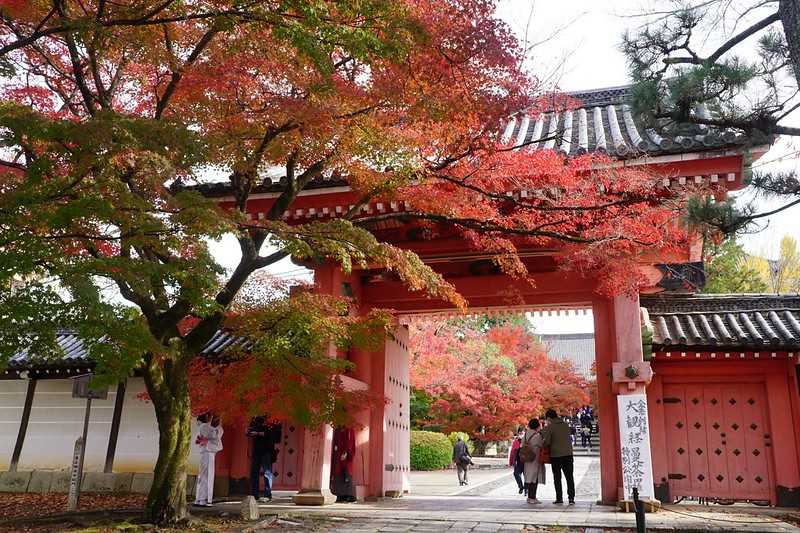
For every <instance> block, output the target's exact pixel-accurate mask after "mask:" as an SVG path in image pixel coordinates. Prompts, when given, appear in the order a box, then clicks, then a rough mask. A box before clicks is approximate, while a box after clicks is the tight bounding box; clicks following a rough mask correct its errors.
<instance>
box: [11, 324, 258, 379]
mask: <svg viewBox="0 0 800 533" xmlns="http://www.w3.org/2000/svg"><path fill="white" fill-rule="evenodd" d="M243 341H244V339H243V338H242V337H234V336H233V335H231V334H230V333H228V332H226V331H223V330H220V331H217V332H216V333H215V334H214V336H213V337H212V338H211V340H209V341H208V342H207V343H206V345H205V346H203V348H202V349H201V350H200V354H201V355H203V356H204V357H208V358H214V357H219V356H221V355H222V354H223V353H224V352H225V350H227V349H229V348H231V347H233V346H242V345H244V346H245V347H246V346H247V345H246V344H243ZM56 342H57V343H58V346H59V347H60V348H61V350H62V351H63V357H61V358H60V359H58V358H55V357H50V358H47V359H33V358H31V357H30V356H29V354H28V350H27V349H26V350H22V351H20V352H18V353H16V354H15V355H14V356H12V357H11V359H10V360H9V362H8V367H9V368H11V369H14V370H21V369H26V368H32V367H62V368H69V367H78V366H80V367H83V366H86V365H91V364H93V363H92V361H91V359H90V358H89V355H88V353H87V351H86V347H85V345H84V343H83V341H82V340H81V339H80V337H79V336H78V334H77V333H75V332H74V331H59V332H58V333H56Z"/></svg>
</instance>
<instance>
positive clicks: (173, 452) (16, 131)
mask: <svg viewBox="0 0 800 533" xmlns="http://www.w3.org/2000/svg"><path fill="white" fill-rule="evenodd" d="M522 59H523V58H522V52H521V48H520V46H519V43H518V42H517V41H516V39H515V38H514V36H513V34H512V33H511V31H510V30H509V29H508V28H507V27H506V26H505V25H504V24H503V23H502V22H500V21H499V20H497V19H496V18H495V16H494V2H492V1H491V0H447V1H444V2H443V1H438V0H437V1H434V0H399V1H395V2H385V1H383V0H284V1H282V2H272V1H267V0H250V1H247V2H238V1H237V2H231V1H226V0H214V1H211V2H207V1H198V0H186V1H183V2H175V1H171V0H166V1H158V2H155V1H151V0H142V1H137V2H133V1H124V2H107V1H105V0H85V1H81V2H77V1H74V0H57V1H46V0H29V1H25V0H13V1H10V0H5V1H3V2H2V3H0V69H1V72H0V74H2V82H1V86H2V91H3V94H4V101H3V103H2V104H0V139H2V150H1V151H0V169H2V171H1V172H0V247H1V248H2V250H3V253H2V254H0V287H4V288H7V287H11V286H13V287H14V290H3V291H2V292H0V318H2V320H0V354H2V357H3V359H7V358H8V357H9V356H10V355H11V354H13V353H15V352H16V351H17V350H19V349H20V348H21V347H28V348H29V349H30V350H31V353H38V354H41V355H42V356H43V357H44V356H50V357H52V356H53V354H57V351H56V350H53V347H54V333H55V331H56V330H57V329H59V328H65V327H69V328H74V329H76V330H78V331H79V333H80V334H81V335H82V336H83V338H84V339H85V344H86V346H87V349H88V350H89V352H90V354H91V357H92V359H93V360H94V361H95V362H96V365H97V366H96V373H97V375H98V379H104V380H107V381H114V380H117V379H120V378H122V377H125V376H128V375H129V374H130V373H131V372H133V371H134V370H136V371H138V372H140V373H141V375H142V376H143V377H144V380H145V383H146V386H147V392H148V395H149V397H150V399H151V400H152V402H153V406H154V409H155V413H156V419H157V421H158V426H159V457H158V461H157V464H156V467H155V476H154V483H153V486H152V489H151V492H150V494H149V496H148V502H147V509H148V513H149V515H150V517H151V518H152V519H153V520H155V521H157V522H160V523H167V522H174V521H176V520H180V519H182V518H183V517H184V516H185V515H186V498H185V473H186V464H187V457H188V452H189V446H190V433H191V399H190V391H189V389H190V387H189V380H188V376H189V373H190V369H193V368H197V367H196V365H201V364H202V363H197V358H198V354H199V353H200V350H201V348H202V347H203V346H204V345H205V344H206V343H207V342H208V341H209V340H210V339H211V338H213V336H214V335H215V334H217V332H218V330H219V329H220V328H230V331H231V332H234V333H235V332H236V331H237V329H236V328H240V329H239V330H238V331H239V332H240V333H241V334H243V335H246V336H248V337H252V339H251V340H252V342H255V343H256V344H258V342H259V339H260V338H262V337H263V339H269V338H281V339H283V342H284V344H283V345H282V346H283V347H284V351H283V352H282V353H281V354H277V353H274V352H269V351H266V352H265V353H264V354H261V355H264V357H263V358H261V359H260V360H261V361H262V364H263V367H264V371H265V372H269V371H271V370H270V369H269V368H267V367H269V365H270V364H275V362H276V361H279V360H281V358H284V356H285V357H293V356H294V354H296V353H297V352H296V350H297V348H298V346H295V345H294V344H293V341H292V340H291V339H293V338H295V337H292V336H291V335H288V334H287V331H288V330H281V329H270V328H258V327H253V324H254V323H255V322H254V321H255V320H257V319H265V318H266V317H267V316H270V315H269V314H270V313H273V314H274V313H275V312H276V311H275V310H276V309H280V306H283V305H290V304H287V303H285V302H283V301H282V300H280V301H269V302H264V304H263V305H264V309H262V310H260V311H259V310H254V309H250V310H248V311H247V313H245V314H244V315H243V317H242V319H241V320H239V321H237V320H235V319H234V317H231V311H232V309H231V306H232V304H233V302H234V299H235V298H236V296H237V294H238V293H239V292H240V290H241V288H242V286H243V285H244V284H245V283H246V282H247V280H248V279H249V278H251V276H252V275H253V274H254V273H257V272H258V271H259V270H260V269H263V268H265V267H267V266H269V265H271V264H274V263H275V262H277V261H279V260H281V259H283V258H284V257H286V256H289V255H291V256H293V257H295V258H296V259H298V260H302V261H308V262H313V261H333V262H337V263H339V264H341V265H342V266H343V267H344V268H345V269H349V268H351V267H352V266H353V265H366V264H369V265H372V266H377V267H380V268H384V269H388V270H391V271H394V272H395V273H396V274H397V275H398V276H399V277H400V278H401V279H402V280H403V281H404V282H406V284H407V285H408V286H409V287H410V288H411V289H414V290H423V291H427V292H428V293H429V294H430V295H432V296H437V297H440V298H443V299H446V300H449V301H450V302H452V303H453V304H455V305H457V306H462V307H463V306H465V305H466V304H467V302H464V300H463V299H462V298H461V296H460V295H458V294H457V293H456V292H455V290H454V288H453V287H452V286H451V285H450V284H448V283H447V282H446V281H445V280H444V279H442V278H441V277H440V276H438V275H437V274H436V273H435V272H434V271H433V270H431V269H430V268H428V267H427V266H426V265H425V264H424V263H423V262H422V261H421V260H420V258H419V257H417V256H416V255H414V254H413V253H411V252H409V251H406V250H401V249H398V248H396V247H393V246H392V245H390V244H388V243H386V242H382V241H381V240H379V238H378V237H376V233H374V232H373V229H374V228H375V227H376V225H377V224H379V223H381V222H383V221H385V220H386V219H397V220H398V221H400V222H405V223H414V224H419V225H424V226H425V227H427V228H428V229H431V230H432V231H450V232H455V233H457V234H459V235H461V236H463V237H464V238H466V241H467V242H468V243H469V244H470V245H471V246H475V247H480V248H483V249H485V250H487V251H488V252H489V253H492V254H494V257H495V261H496V262H497V264H498V265H499V266H500V267H502V268H503V269H504V271H505V272H507V273H509V274H511V275H515V276H523V277H524V276H526V275H527V272H526V271H525V268H524V265H523V264H522V262H521V261H519V259H518V257H517V255H516V250H517V247H518V246H521V245H522V246H544V247H549V248H559V249H560V253H559V258H560V261H561V265H562V267H563V268H571V269H576V270H579V271H580V272H582V273H585V274H586V275H592V276H599V277H600V278H601V279H603V280H604V283H603V286H602V287H601V290H603V291H605V292H606V293H618V292H623V291H626V292H633V291H635V289H636V286H637V284H638V283H639V278H638V272H639V270H638V267H637V261H638V260H640V259H641V258H642V256H643V254H646V253H648V252H652V251H654V250H657V251H669V250H671V249H673V248H676V247H678V246H680V245H681V242H682V239H683V237H684V235H683V232H682V230H681V229H680V227H679V226H678V225H677V224H674V223H673V221H674V218H675V210H676V209H680V208H681V205H682V199H681V197H680V195H679V194H678V193H676V192H667V191H664V190H662V189H659V188H658V185H657V180H654V179H653V178H652V177H651V176H649V175H648V174H647V173H645V172H642V171H637V170H631V169H628V168H620V167H615V166H613V165H609V164H606V163H608V162H607V161H605V160H604V159H603V158H602V157H596V156H592V155H584V156H581V157H578V158H574V159H569V160H567V159H565V158H564V157H563V155H562V154H560V153H557V152H554V151H549V150H542V151H531V150H525V149H521V150H516V149H515V148H524V147H514V146H511V145H510V143H508V142H505V141H504V140H503V139H502V138H501V131H502V127H501V126H502V125H503V124H504V122H505V121H506V120H507V119H508V117H509V116H511V115H512V114H514V113H515V112H517V111H519V110H523V109H527V110H528V112H529V113H532V114H535V113H536V112H537V111H543V110H545V109H553V108H555V109H559V108H562V107H564V106H570V105H574V102H570V101H569V99H565V98H560V97H555V96H553V95H545V94H543V91H542V88H540V87H538V85H537V83H536V80H535V78H534V77H532V76H531V75H529V74H528V73H525V72H524V71H523V70H521V68H520V65H521V63H522ZM209 176H219V177H220V179H223V180H224V181H225V183H226V184H227V185H226V186H227V191H228V193H229V194H230V197H232V198H233V199H234V201H233V205H232V206H231V208H226V209H222V208H220V206H219V205H217V204H216V203H215V202H214V201H211V200H209V199H207V198H204V197H203V196H202V195H201V194H200V193H199V192H198V189H197V187H196V185H197V184H198V183H199V182H202V181H207V180H208V179H209ZM319 177H328V178H331V179H337V180H342V181H344V182H346V183H347V185H348V186H349V187H350V188H351V190H352V191H353V192H354V194H356V195H357V196H358V198H359V200H358V201H357V203H356V206H355V208H354V209H352V210H351V211H350V212H347V213H342V214H341V216H337V217H335V218H333V219H328V220H312V221H309V222H307V223H305V224H300V225H292V224H288V223H286V222H284V215H285V214H286V213H288V212H289V210H290V209H292V206H293V204H294V202H295V200H296V199H297V197H298V195H299V194H300V193H301V191H303V190H305V189H307V188H308V186H309V184H311V183H312V181H313V180H314V179H316V178H319ZM267 182H268V183H274V184H276V186H278V187H279V191H280V192H279V193H278V194H277V196H276V198H275V199H274V201H273V203H272V204H271V207H270V208H269V211H268V212H267V213H266V214H265V216H264V217H263V218H262V217H259V218H258V219H255V220H248V218H247V217H246V216H245V213H246V209H247V204H248V201H249V200H250V198H251V194H252V193H253V191H254V190H256V189H257V188H258V187H259V186H260V185H263V184H265V183H267ZM523 190H524V191H529V192H530V193H531V194H527V195H521V196H514V195H512V196H509V195H508V194H507V193H513V192H514V191H523ZM374 199H386V200H389V201H391V200H398V201H401V202H408V205H409V209H408V210H406V211H404V212H399V213H395V212H392V213H385V214H378V215H365V214H363V213H362V212H361V210H360V209H359V208H360V207H361V206H362V205H364V204H365V203H367V202H369V201H371V200H374ZM226 234H233V235H235V236H236V238H237V239H238V242H239V246H240V257H239V261H238V264H237V266H236V267H235V268H234V269H233V270H232V271H225V270H224V269H223V268H221V267H220V266H219V264H218V263H217V262H216V260H215V258H214V257H212V255H211V254H210V252H209V249H208V241H209V239H216V238H220V237H222V236H223V235H226ZM267 245H271V247H268V246H267ZM314 303H315V304H318V306H317V307H315V309H316V311H314V312H313V313H322V312H331V313H332V312H334V311H335V310H336V309H338V306H339V305H340V304H338V303H337V304H335V305H334V303H332V302H325V301H321V300H320V301H315V302H314ZM276 306H277V307H276ZM293 309H294V310H295V311H296V310H297V309H298V308H293ZM263 313H266V314H263ZM310 313H311V311H310ZM313 313H311V315H313ZM311 315H309V316H311ZM293 316H295V317H296V318H297V321H296V322H294V323H295V324H303V323H304V322H303V321H302V320H301V319H300V317H299V316H297V315H293ZM317 316H321V315H317ZM248 317H249V318H248ZM226 320H227V321H226ZM331 320H332V322H331V324H332V325H335V326H336V327H335V328H334V329H335V330H337V331H338V333H333V332H332V331H331V330H326V331H317V332H312V333H314V335H316V337H315V338H316V339H317V340H316V341H315V342H309V343H308V346H309V349H312V350H313V351H314V355H315V356H320V357H321V356H322V355H324V354H320V353H317V351H318V350H320V346H322V345H324V344H325V343H324V342H322V340H323V339H329V340H335V339H339V340H341V341H342V342H343V343H345V344H347V343H349V342H351V341H353V342H355V340H356V339H355V338H354V337H352V334H353V333H354V332H355V329H358V327H361V326H360V325H359V324H356V323H348V322H346V321H341V320H336V319H335V318H331ZM245 324H246V325H247V326H245ZM112 325H113V326H112ZM373 325H374V324H373ZM326 335H327V337H326ZM287 339H289V340H287ZM254 356H258V354H255V355H254ZM259 357H260V356H259ZM323 366H324V365H323ZM501 370H502V369H501V368H499V367H498V368H497V369H492V372H501ZM315 371H318V372H319V373H318V374H317V375H318V376H325V375H327V376H328V378H329V379H330V380H334V381H335V371H334V370H332V369H331V368H330V367H328V368H327V369H325V368H319V367H317V368H316V369H315ZM487 379H488V378H487ZM252 381H254V380H252ZM487 383H488V382H487ZM475 385H476V386H480V385H482V384H481V383H476V384H475ZM331 387H333V388H334V389H335V385H331ZM330 390H331V389H330V388H327V387H322V388H320V389H319V391H320V395H318V396H314V397H311V398H307V401H308V405H307V406H306V407H308V409H307V410H306V411H305V412H306V413H315V415H314V416H315V417H316V418H315V420H321V419H325V418H326V417H327V418H329V419H330V420H328V421H333V420H334V419H333V418H331V417H332V416H333V414H335V412H336V408H335V406H332V405H333V404H327V405H326V404H324V402H325V401H332V400H331V399H330V397H329V396H323V394H324V393H327V392H328V391H330ZM294 400H298V396H297V395H296V396H295V397H294ZM198 401H200V400H199V399H198ZM293 407H296V406H293Z"/></svg>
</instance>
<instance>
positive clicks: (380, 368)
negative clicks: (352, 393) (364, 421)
mask: <svg viewBox="0 0 800 533" xmlns="http://www.w3.org/2000/svg"><path fill="white" fill-rule="evenodd" d="M370 371H371V372H370V373H371V376H370V391H371V392H372V393H374V394H379V395H381V396H385V394H386V380H385V379H384V376H385V373H386V349H385V348H384V349H383V350H381V351H379V352H375V353H374V354H373V356H372V359H371V362H370ZM384 411H385V407H384V406H383V405H375V406H373V407H372V408H371V409H370V413H369V481H368V484H367V487H368V488H367V494H366V497H367V499H376V498H382V497H383V496H384V493H383V470H384V463H383V448H384V436H385V433H386V427H384Z"/></svg>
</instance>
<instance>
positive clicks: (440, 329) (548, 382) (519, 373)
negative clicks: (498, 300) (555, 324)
mask: <svg viewBox="0 0 800 533" xmlns="http://www.w3.org/2000/svg"><path fill="white" fill-rule="evenodd" d="M482 325H483V324H479V323H476V322H475V321H470V320H457V319H451V320H441V319H439V320H436V319H433V318H431V319H424V320H418V321H415V322H414V323H413V324H412V327H411V353H412V362H411V384H412V386H413V387H415V388H416V389H418V390H421V391H423V392H424V393H425V394H426V395H428V396H430V397H431V398H432V400H433V401H432V405H431V410H430V419H429V420H428V422H429V423H431V424H435V425H440V426H442V427H443V429H445V430H446V431H464V432H467V433H468V434H469V435H470V437H471V438H472V439H473V440H475V441H476V442H477V443H479V445H480V446H485V444H486V443H487V442H490V441H495V440H505V439H507V438H509V436H510V435H512V434H513V432H514V431H515V430H516V428H517V426H519V425H521V424H525V423H527V422H528V420H530V419H531V418H533V417H539V416H542V415H543V414H544V411H545V410H546V409H548V408H551V407H552V408H555V409H556V410H557V411H558V412H560V413H570V412H573V411H574V410H575V409H577V408H578V407H580V406H581V405H585V404H587V403H588V402H589V395H588V393H589V391H590V388H591V384H590V383H589V382H588V381H587V380H586V379H585V378H583V377H582V376H580V375H579V374H578V373H577V372H576V371H575V369H574V367H573V366H572V365H571V363H569V362H565V361H556V360H553V359H550V358H548V356H547V352H546V351H545V348H544V347H543V346H542V345H541V344H539V343H538V342H537V341H536V338H535V336H534V335H533V334H532V333H531V332H530V331H529V328H528V327H526V326H525V325H522V324H513V323H511V324H509V323H506V324H499V325H495V326H493V327H490V328H489V329H488V330H486V329H485V328H483V327H481V326H482Z"/></svg>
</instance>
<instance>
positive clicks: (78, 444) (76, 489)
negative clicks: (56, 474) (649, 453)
mask: <svg viewBox="0 0 800 533" xmlns="http://www.w3.org/2000/svg"><path fill="white" fill-rule="evenodd" d="M82 461H83V437H78V438H77V439H76V440H75V451H74V452H72V468H70V476H69V496H67V511H76V510H77V509H78V499H79V498H80V492H81V482H80V481H81V478H82V477H83V465H82V464H81V462H82Z"/></svg>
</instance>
